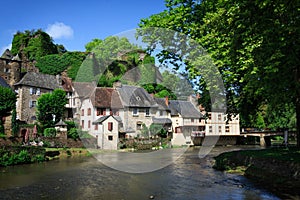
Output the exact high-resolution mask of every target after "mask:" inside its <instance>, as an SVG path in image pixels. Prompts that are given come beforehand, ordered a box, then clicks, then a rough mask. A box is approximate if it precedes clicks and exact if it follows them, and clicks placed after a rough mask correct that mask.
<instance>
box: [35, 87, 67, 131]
mask: <svg viewBox="0 0 300 200" xmlns="http://www.w3.org/2000/svg"><path fill="white" fill-rule="evenodd" d="M66 104H67V98H66V93H65V91H64V90H62V89H55V90H54V91H53V92H52V93H45V94H42V95H41V96H40V97H39V98H38V100H37V120H38V122H39V123H40V125H41V127H42V128H43V129H44V128H50V127H53V126H54V125H55V124H56V123H57V122H59V120H61V119H62V118H63V115H64V111H65V105H66Z"/></svg>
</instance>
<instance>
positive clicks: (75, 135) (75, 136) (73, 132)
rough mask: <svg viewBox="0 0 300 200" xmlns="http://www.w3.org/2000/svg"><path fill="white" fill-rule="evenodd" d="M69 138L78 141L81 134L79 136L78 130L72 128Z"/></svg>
mask: <svg viewBox="0 0 300 200" xmlns="http://www.w3.org/2000/svg"><path fill="white" fill-rule="evenodd" d="M68 138H72V139H74V140H76V139H78V138H79V134H78V131H77V128H71V129H70V130H69V131H68Z"/></svg>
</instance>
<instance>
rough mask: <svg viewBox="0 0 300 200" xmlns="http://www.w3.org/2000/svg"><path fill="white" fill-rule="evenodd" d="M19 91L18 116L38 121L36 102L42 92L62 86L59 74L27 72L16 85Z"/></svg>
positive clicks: (22, 119)
mask: <svg viewBox="0 0 300 200" xmlns="http://www.w3.org/2000/svg"><path fill="white" fill-rule="evenodd" d="M14 86H15V88H16V91H17V93H18V99H17V106H16V107H17V117H18V119H19V120H21V121H25V122H27V123H34V122H35V121H36V104H37V99H38V98H39V97H40V95H41V94H43V93H47V92H51V91H53V90H54V89H57V88H61V87H60V81H59V77H58V76H53V75H48V74H41V73H36V72H27V73H26V74H25V75H24V77H23V78H22V79H21V80H20V81H19V82H18V83H16V84H15V85H14Z"/></svg>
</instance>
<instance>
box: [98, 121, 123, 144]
mask: <svg viewBox="0 0 300 200" xmlns="http://www.w3.org/2000/svg"><path fill="white" fill-rule="evenodd" d="M93 124H94V125H96V126H98V129H97V130H95V131H94V134H95V135H96V138H97V145H98V147H99V148H101V149H106V150H117V149H118V143H119V132H120V128H121V126H122V120H121V118H120V117H119V116H113V115H106V116H102V117H100V118H99V119H97V120H96V121H94V122H93Z"/></svg>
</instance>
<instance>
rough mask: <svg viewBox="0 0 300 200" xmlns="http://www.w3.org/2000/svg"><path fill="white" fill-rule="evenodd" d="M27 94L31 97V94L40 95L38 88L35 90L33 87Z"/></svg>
mask: <svg viewBox="0 0 300 200" xmlns="http://www.w3.org/2000/svg"><path fill="white" fill-rule="evenodd" d="M29 92H30V94H31V95H32V94H36V95H40V94H41V90H40V88H35V87H32V88H30V89H29Z"/></svg>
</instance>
